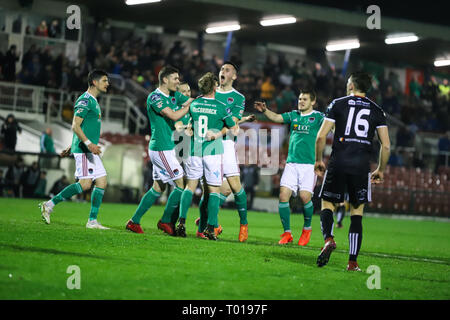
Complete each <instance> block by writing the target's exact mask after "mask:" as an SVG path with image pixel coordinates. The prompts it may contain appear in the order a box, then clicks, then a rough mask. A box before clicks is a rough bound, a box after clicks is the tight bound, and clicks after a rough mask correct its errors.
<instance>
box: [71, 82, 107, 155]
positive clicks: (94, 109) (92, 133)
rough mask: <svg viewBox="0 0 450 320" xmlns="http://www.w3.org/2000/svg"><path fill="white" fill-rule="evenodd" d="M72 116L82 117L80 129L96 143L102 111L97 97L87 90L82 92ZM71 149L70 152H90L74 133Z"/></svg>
mask: <svg viewBox="0 0 450 320" xmlns="http://www.w3.org/2000/svg"><path fill="white" fill-rule="evenodd" d="M74 116H77V117H80V118H83V122H82V123H81V130H83V133H84V135H85V136H86V137H87V138H88V139H89V140H90V141H91V142H92V143H94V144H98V140H99V139H100V127H101V118H102V111H101V110H100V105H99V104H98V102H97V99H96V98H94V97H93V96H92V95H91V94H89V92H87V91H86V92H85V93H83V94H82V95H81V96H80V97H79V98H78V99H77V101H76V102H75V107H74ZM71 151H72V153H90V151H89V149H88V148H87V147H86V145H85V144H84V143H83V141H81V140H80V139H79V138H78V136H77V135H76V134H75V133H74V134H73V138H72V147H71Z"/></svg>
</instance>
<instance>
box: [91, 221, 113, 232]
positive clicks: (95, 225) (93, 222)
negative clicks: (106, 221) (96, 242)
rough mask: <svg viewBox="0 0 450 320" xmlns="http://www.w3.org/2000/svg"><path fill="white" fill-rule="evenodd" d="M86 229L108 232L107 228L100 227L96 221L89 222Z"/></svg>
mask: <svg viewBox="0 0 450 320" xmlns="http://www.w3.org/2000/svg"><path fill="white" fill-rule="evenodd" d="M86 228H88V229H102V230H109V228H107V227H104V226H102V225H101V224H100V223H99V222H98V221H97V220H89V221H88V222H87V223H86Z"/></svg>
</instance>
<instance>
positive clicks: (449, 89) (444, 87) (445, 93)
mask: <svg viewBox="0 0 450 320" xmlns="http://www.w3.org/2000/svg"><path fill="white" fill-rule="evenodd" d="M439 96H441V97H443V98H444V99H445V100H447V101H448V100H449V98H450V86H449V85H448V79H444V80H443V81H442V84H440V85H439Z"/></svg>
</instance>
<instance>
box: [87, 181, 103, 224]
mask: <svg viewBox="0 0 450 320" xmlns="http://www.w3.org/2000/svg"><path fill="white" fill-rule="evenodd" d="M104 194H105V189H102V188H99V187H95V188H94V190H93V191H92V195H91V212H90V213H89V220H96V219H97V215H98V210H99V209H100V205H101V204H102V201H103V195H104Z"/></svg>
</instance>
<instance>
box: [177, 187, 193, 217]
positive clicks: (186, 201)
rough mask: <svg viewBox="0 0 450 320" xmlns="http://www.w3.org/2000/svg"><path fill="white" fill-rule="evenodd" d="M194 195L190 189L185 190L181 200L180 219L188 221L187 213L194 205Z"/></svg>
mask: <svg viewBox="0 0 450 320" xmlns="http://www.w3.org/2000/svg"><path fill="white" fill-rule="evenodd" d="M193 196H194V193H192V191H191V190H189V189H184V191H183V194H182V195H181V200H180V218H183V219H186V217H187V212H188V210H189V207H190V206H191V203H192V197H193Z"/></svg>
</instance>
